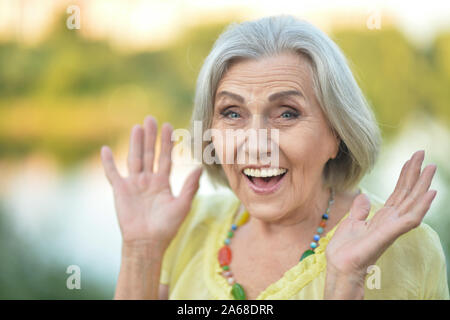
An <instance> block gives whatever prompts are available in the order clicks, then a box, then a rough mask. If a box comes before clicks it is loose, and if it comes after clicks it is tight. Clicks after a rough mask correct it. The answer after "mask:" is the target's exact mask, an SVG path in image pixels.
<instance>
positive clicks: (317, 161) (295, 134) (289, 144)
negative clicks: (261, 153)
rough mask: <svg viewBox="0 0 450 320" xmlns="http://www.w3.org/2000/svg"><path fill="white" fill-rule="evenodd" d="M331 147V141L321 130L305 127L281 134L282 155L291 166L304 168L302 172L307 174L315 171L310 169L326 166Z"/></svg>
mask: <svg viewBox="0 0 450 320" xmlns="http://www.w3.org/2000/svg"><path fill="white" fill-rule="evenodd" d="M330 146H331V140H330V139H329V137H328V136H327V135H326V134H324V133H323V132H321V130H320V129H313V128H306V127H303V128H299V129H298V130H292V131H290V132H289V133H282V134H280V154H283V155H284V157H285V158H286V160H287V161H288V162H289V165H290V166H292V167H294V168H295V167H302V168H304V169H305V170H302V171H304V172H305V174H308V173H310V172H311V173H312V172H313V171H315V170H309V169H313V168H321V167H322V166H323V165H324V163H325V162H326V161H327V160H328V155H329V149H330ZM306 169H308V170H306Z"/></svg>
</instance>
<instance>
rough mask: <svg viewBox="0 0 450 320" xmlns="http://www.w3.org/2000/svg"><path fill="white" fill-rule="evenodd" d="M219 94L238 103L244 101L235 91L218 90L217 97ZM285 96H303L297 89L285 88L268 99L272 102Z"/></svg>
mask: <svg viewBox="0 0 450 320" xmlns="http://www.w3.org/2000/svg"><path fill="white" fill-rule="evenodd" d="M221 96H228V97H230V98H232V99H234V100H236V101H238V102H240V103H244V102H245V99H244V98H243V97H241V96H240V95H238V94H236V93H232V92H229V91H220V92H219V93H218V94H217V98H219V97H221ZM287 96H298V97H304V96H303V94H302V93H301V92H300V91H297V90H287V91H280V92H276V93H273V94H271V95H270V96H269V101H270V102H272V101H274V100H277V99H280V98H284V97H287Z"/></svg>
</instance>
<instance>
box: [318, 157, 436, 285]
mask: <svg viewBox="0 0 450 320" xmlns="http://www.w3.org/2000/svg"><path fill="white" fill-rule="evenodd" d="M423 159H424V152H423V151H418V152H416V153H414V154H413V156H412V157H411V159H410V160H408V161H407V162H406V163H405V164H404V166H403V168H402V171H401V174H400V177H399V179H398V182H397V185H396V187H395V190H394V192H393V193H392V194H391V196H390V197H389V199H388V200H387V201H386V203H385V205H384V207H383V208H381V209H380V210H378V211H377V212H376V213H375V214H374V216H373V217H372V218H371V219H369V220H366V218H367V216H368V214H369V211H370V202H369V200H368V198H367V196H365V195H364V194H360V195H358V196H357V197H356V198H355V200H354V202H353V204H352V208H351V209H350V214H349V216H348V218H346V219H345V220H343V221H342V222H341V224H340V225H339V227H338V228H337V229H336V232H335V234H334V235H333V237H332V239H331V240H330V242H329V244H328V245H327V249H326V257H327V268H328V271H330V272H332V273H333V274H343V275H347V276H348V277H353V279H356V281H359V279H360V278H361V277H364V275H365V274H366V272H367V267H368V266H370V265H373V264H375V263H376V261H377V260H378V258H379V257H380V256H381V255H382V253H383V252H384V251H385V250H386V249H387V248H388V247H389V246H390V245H391V244H392V243H393V242H394V241H395V240H396V239H397V238H398V237H399V236H401V235H402V234H404V233H406V232H408V231H409V230H411V229H413V228H415V227H417V226H419V225H420V223H421V221H422V219H423V217H424V216H425V214H426V212H427V211H428V209H429V208H430V205H431V202H432V201H433V199H434V197H435V196H436V191H435V190H428V189H429V188H430V184H431V180H432V179H433V176H434V173H435V172H436V165H428V166H426V167H425V168H424V169H423V170H422V172H421V166H422V162H423ZM363 280H364V279H363Z"/></svg>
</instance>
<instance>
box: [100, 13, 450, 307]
mask: <svg viewBox="0 0 450 320" xmlns="http://www.w3.org/2000/svg"><path fill="white" fill-rule="evenodd" d="M192 121H193V123H195V122H196V121H201V123H202V130H203V131H202V132H201V133H200V134H202V137H203V133H204V132H206V130H209V129H215V130H216V132H218V133H222V134H223V135H222V137H226V134H225V132H226V131H227V130H232V131H233V130H234V131H236V130H239V129H242V130H249V129H252V130H259V129H267V130H268V132H272V131H273V132H275V131H276V132H277V134H278V136H277V137H278V139H271V138H270V139H269V138H268V140H270V141H269V145H270V147H269V148H268V150H267V151H268V153H269V154H271V153H273V152H275V151H277V153H278V159H277V162H276V165H274V163H269V164H266V163H262V162H261V161H260V160H258V161H256V162H255V163H250V162H247V163H239V161H231V162H226V161H224V159H225V157H227V159H228V158H229V157H230V154H231V158H232V159H233V160H237V158H238V157H239V155H242V154H244V155H245V156H247V157H246V158H245V159H247V158H249V157H248V156H249V154H250V153H251V152H254V151H256V150H257V149H258V146H259V145H258V144H254V143H249V138H248V137H247V136H239V137H238V139H237V140H238V141H237V142H236V143H234V142H235V140H234V138H233V139H232V140H230V139H227V138H225V139H218V138H217V135H213V137H212V146H213V152H212V154H213V156H214V157H215V159H217V160H218V161H216V162H214V163H203V167H204V168H205V169H206V171H207V172H208V174H209V175H210V177H211V178H212V179H213V181H215V182H217V183H220V184H222V185H225V186H227V187H229V188H230V189H231V191H232V193H230V194H228V193H226V194H223V193H220V194H217V195H208V196H195V194H196V191H197V189H198V183H199V178H200V175H201V172H202V168H199V169H196V170H194V171H193V172H192V173H191V174H190V175H189V177H188V178H187V180H186V182H185V183H184V185H183V187H182V190H181V192H180V195H179V196H177V197H174V196H173V194H172V193H171V189H170V185H169V174H170V170H171V151H172V141H171V140H172V139H171V134H172V128H171V126H170V125H169V124H164V125H163V126H162V129H161V131H162V132H161V152H160V156H159V159H158V163H157V164H156V161H155V159H154V158H155V151H154V150H155V140H156V135H157V125H156V121H155V119H154V118H152V117H151V116H149V117H147V118H146V119H145V120H144V125H143V126H141V125H136V126H134V127H133V129H132V133H131V138H130V150H129V156H128V170H129V176H128V177H122V176H121V175H120V174H119V172H118V171H117V169H116V166H115V164H114V160H113V156H112V152H111V150H110V148H108V147H106V146H105V147H103V148H102V152H101V157H102V162H103V166H104V169H105V174H106V176H107V178H108V180H109V182H110V184H111V185H112V187H113V191H114V198H115V207H116V211H117V216H118V221H119V225H120V229H121V233H122V237H123V245H122V261H121V268H120V273H119V279H118V283H117V288H116V293H115V298H117V299H123V298H132V299H141V298H150V299H157V298H159V299H168V298H169V299H324V298H325V299H363V298H365V299H447V298H448V296H449V293H448V286H447V279H446V264H445V257H444V254H443V250H442V247H441V245H440V241H439V238H438V236H437V234H436V233H435V232H434V231H433V230H432V229H431V228H430V227H429V226H428V225H426V224H425V223H422V219H423V217H424V215H425V214H426V212H427V211H428V209H429V207H430V205H431V202H432V201H433V199H434V197H435V195H436V191H434V190H429V187H430V184H431V181H432V178H433V175H434V173H435V170H436V166H435V165H428V166H426V167H425V168H424V169H423V170H422V169H421V167H422V162H423V159H424V151H422V150H421V151H418V152H416V153H414V154H413V155H412V157H411V158H410V159H409V160H408V161H406V163H405V165H404V166H403V169H402V171H401V173H400V175H399V179H398V182H397V185H396V187H395V190H394V191H393V193H392V195H391V196H390V197H389V198H388V199H387V201H386V202H383V201H380V200H377V199H376V198H374V197H373V196H372V195H371V194H370V193H368V192H366V191H364V192H361V188H360V187H358V183H359V182H360V180H361V178H362V177H363V176H364V175H365V174H366V173H367V172H368V171H369V170H370V169H371V168H372V167H373V165H374V163H375V160H376V156H377V153H378V148H379V143H380V134H379V130H378V127H377V124H376V121H375V118H374V116H373V113H372V111H371V110H370V107H369V106H368V104H367V102H366V100H365V98H364V96H363V94H362V93H361V90H360V89H359V87H358V85H357V83H356V81H355V79H354V77H353V75H352V73H351V71H350V69H349V67H348V65H347V62H346V60H345V58H344V56H343V54H342V53H341V51H340V50H339V48H338V47H337V46H336V45H335V44H334V43H333V41H332V40H330V39H329V38H328V37H327V36H326V35H325V34H324V33H323V32H321V31H320V30H318V29H317V28H315V27H314V26H312V25H310V24H309V23H307V22H304V21H300V20H298V19H296V18H294V17H292V16H286V15H283V16H276V17H267V18H263V19H260V20H256V21H247V22H244V23H241V24H233V25H231V26H230V27H229V28H227V30H225V32H224V33H223V34H222V35H221V36H220V37H219V38H218V40H217V41H216V43H215V45H214V47H213V49H212V50H211V52H210V54H209V55H208V57H207V58H206V60H205V62H204V65H203V67H202V69H201V71H200V74H199V77H198V81H197V88H196V98H195V106H194V112H193V116H192ZM196 134H199V133H198V132H197V133H196ZM271 137H272V136H271ZM202 148H203V151H204V150H206V148H207V141H205V142H204V143H203V144H202ZM202 154H204V153H203V152H202ZM154 162H155V164H154ZM380 183H382V182H380ZM369 280H370V281H369Z"/></svg>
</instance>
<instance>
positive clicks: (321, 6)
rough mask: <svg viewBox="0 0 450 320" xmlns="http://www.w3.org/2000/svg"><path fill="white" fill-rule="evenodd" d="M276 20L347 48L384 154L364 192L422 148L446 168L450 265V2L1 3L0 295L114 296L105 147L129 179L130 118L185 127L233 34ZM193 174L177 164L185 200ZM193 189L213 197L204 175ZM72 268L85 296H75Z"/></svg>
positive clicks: (441, 227)
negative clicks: (219, 46)
mask: <svg viewBox="0 0 450 320" xmlns="http://www.w3.org/2000/svg"><path fill="white" fill-rule="evenodd" d="M338 4H339V6H338ZM282 13H288V14H292V15H295V16H297V17H299V18H304V19H306V20H308V21H310V22H311V23H313V24H315V25H316V26H318V27H319V28H321V29H322V30H323V31H325V32H326V33H327V34H328V35H329V36H330V37H331V38H332V39H333V40H334V41H335V42H336V43H337V44H338V45H339V46H340V47H341V48H342V50H343V51H344V52H345V54H346V55H347V57H348V59H349V60H350V62H351V67H352V69H353V71H354V73H355V76H356V77H357V79H358V81H359V84H360V85H361V87H362V89H363V91H364V92H365V93H366V95H367V98H368V99H369V101H370V103H371V105H372V106H373V109H374V111H375V114H376V116H377V120H378V122H379V125H380V127H381V129H382V133H383V147H382V150H381V154H380V158H379V160H378V164H377V166H376V168H375V169H374V170H373V171H372V172H371V173H370V174H369V175H367V176H366V177H365V178H364V180H363V182H362V186H363V187H365V188H366V189H368V190H370V191H371V192H372V193H374V194H375V195H378V196H379V197H380V198H382V199H386V198H387V197H388V196H389V194H390V193H391V192H392V191H393V189H394V186H395V183H396V181H397V178H398V175H399V173H400V169H401V167H402V165H403V163H404V162H405V161H406V160H407V159H408V158H409V157H410V156H411V155H412V153H413V152H414V151H417V150H420V149H424V150H425V151H426V154H425V163H424V165H426V164H429V163H435V164H437V166H438V169H437V173H436V176H435V178H434V180H433V184H432V186H431V188H433V189H436V190H438V193H437V197H436V199H435V201H434V202H433V205H432V206H431V208H430V211H429V212H428V213H427V215H426V217H425V222H426V223H428V224H429V225H430V226H431V227H432V228H433V229H434V230H436V232H437V233H438V234H439V236H440V239H441V242H442V246H443V248H444V250H445V253H446V257H447V264H448V261H449V260H448V259H449V258H450V232H449V231H448V230H450V212H449V209H448V208H449V207H450V162H449V161H448V159H449V156H450V143H449V141H450V105H449V104H450V90H449V88H450V3H448V2H444V1H432V0H428V1H426V2H424V1H364V2H363V1H339V2H337V1H331V0H330V1H328V0H322V1H283V0H278V1H261V0H259V1H256V0H255V1H234V0H227V1H216V0H202V1H182V0H170V1H169V0H167V1H157V0H148V1H145V0H108V1H106V0H85V1H82V0H72V1H64V0H53V1H52V0H0V299H85V298H89V299H111V298H112V297H113V294H114V288H115V283H116V280H117V276H118V272H119V266H120V245H121V238H120V231H119V227H118V224H117V221H116V216H115V211H114V204H113V197H112V192H111V188H110V186H109V184H108V182H107V180H106V178H105V176H104V173H103V169H102V166H101V162H100V147H101V146H102V145H104V144H107V145H110V146H111V147H112V149H113V152H114V154H115V157H116V162H117V165H118V168H119V170H120V171H121V173H122V174H125V173H126V170H125V168H126V167H125V159H126V154H127V147H128V139H129V133H130V129H131V127H132V126H133V125H134V124H136V123H142V122H143V119H144V117H145V116H146V115H148V114H152V115H154V116H155V117H156V118H157V120H158V122H159V124H161V123H163V122H165V121H169V122H171V123H172V125H173V126H174V127H175V128H186V127H187V126H188V123H189V118H190V114H191V111H192V106H193V103H192V102H193V97H194V89H195V81H196V77H197V74H198V72H199V70H200V67H201V65H202V62H203V59H204V58H205V57H206V56H207V54H208V52H209V50H210V49H211V47H212V45H213V43H214V41H215V39H216V38H217V36H218V35H219V34H220V33H221V32H222V31H223V30H224V27H225V26H226V25H227V24H229V23H230V22H239V21H243V20H247V19H255V18H259V17H263V16H267V15H273V14H282ZM189 170H190V167H189V166H188V165H183V162H182V161H178V162H176V163H175V165H174V170H173V172H172V176H171V181H172V186H173V190H174V192H175V193H177V192H178V191H179V189H180V186H181V184H182V182H183V179H184V178H185V177H186V175H187V174H188V172H189ZM199 192H201V193H209V192H216V191H215V190H214V189H212V187H211V185H210V184H209V182H208V180H207V177H202V181H201V188H200V191H199ZM430 263H432V261H430ZM73 265H75V266H78V267H79V268H80V270H81V289H79V290H77V289H72V290H71V289H69V288H68V287H67V279H68V277H69V276H70V275H71V274H70V273H67V270H68V268H69V266H73ZM69 272H70V271H69Z"/></svg>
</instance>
